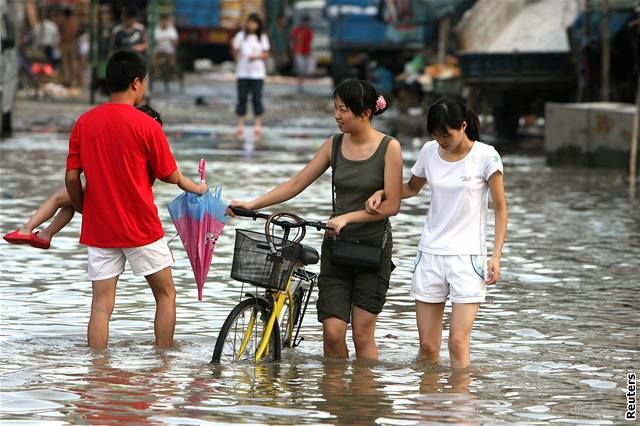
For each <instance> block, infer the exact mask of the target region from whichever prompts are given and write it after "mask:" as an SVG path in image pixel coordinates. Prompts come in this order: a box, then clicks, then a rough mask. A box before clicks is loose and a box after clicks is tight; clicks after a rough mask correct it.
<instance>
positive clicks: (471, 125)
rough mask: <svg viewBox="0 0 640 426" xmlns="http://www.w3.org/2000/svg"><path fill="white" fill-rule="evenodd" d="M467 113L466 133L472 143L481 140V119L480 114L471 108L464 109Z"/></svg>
mask: <svg viewBox="0 0 640 426" xmlns="http://www.w3.org/2000/svg"><path fill="white" fill-rule="evenodd" d="M464 109H465V110H466V112H467V120H466V122H467V128H466V129H465V130H464V132H465V133H466V134H467V137H468V138H469V139H471V140H472V141H477V140H480V119H479V118H478V114H476V112H475V111H474V110H472V109H471V108H467V107H466V106H465V108H464Z"/></svg>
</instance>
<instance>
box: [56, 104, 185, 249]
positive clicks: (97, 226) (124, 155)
mask: <svg viewBox="0 0 640 426" xmlns="http://www.w3.org/2000/svg"><path fill="white" fill-rule="evenodd" d="M73 169H82V170H83V171H84V175H85V177H86V187H85V190H84V205H83V209H82V231H81V233H80V243H81V244H85V245H88V246H93V247H103V248H109V247H139V246H143V245H146V244H150V243H152V242H154V241H157V240H159V239H160V238H162V237H163V236H164V231H163V230H162V224H161V223H160V218H159V217H158V208H157V207H156V205H155V203H154V199H153V191H152V189H151V187H152V185H153V182H154V180H155V178H160V179H162V178H166V177H168V176H169V175H171V174H172V173H173V172H175V171H176V170H177V166H176V161H175V159H174V158H173V154H172V153H171V150H170V149H169V143H168V142H167V139H166V137H165V136H164V132H163V131H162V127H161V126H160V124H159V123H158V122H156V121H155V120H154V119H153V118H151V117H149V116H148V115H147V114H145V113H144V112H142V111H139V110H137V109H136V108H134V107H133V106H131V105H126V104H114V103H106V104H103V105H100V106H97V107H95V108H93V109H91V110H90V111H88V112H86V113H84V114H83V115H82V116H80V118H79V119H78V121H77V123H76V124H75V126H73V130H72V131H71V137H70V138H69V155H68V156H67V170H73Z"/></svg>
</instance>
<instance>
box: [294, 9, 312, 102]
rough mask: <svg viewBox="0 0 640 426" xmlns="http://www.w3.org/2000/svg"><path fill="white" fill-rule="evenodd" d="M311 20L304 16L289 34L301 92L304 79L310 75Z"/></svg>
mask: <svg viewBox="0 0 640 426" xmlns="http://www.w3.org/2000/svg"><path fill="white" fill-rule="evenodd" d="M310 22H311V19H310V18H309V16H307V15H305V16H303V17H302V22H301V23H300V24H299V25H297V26H296V27H295V28H294V29H293V31H292V32H291V49H292V50H293V58H294V61H295V66H296V73H297V74H298V91H300V92H302V91H303V88H302V84H303V83H304V78H305V77H306V76H307V75H309V74H310V73H311V65H312V63H311V61H312V57H311V42H312V41H313V30H312V29H311V26H310V25H309V24H310Z"/></svg>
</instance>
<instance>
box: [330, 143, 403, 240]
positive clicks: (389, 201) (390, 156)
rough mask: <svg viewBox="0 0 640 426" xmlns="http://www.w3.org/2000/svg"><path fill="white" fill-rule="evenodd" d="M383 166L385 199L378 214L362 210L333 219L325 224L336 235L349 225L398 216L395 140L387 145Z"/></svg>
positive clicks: (399, 163) (399, 173)
mask: <svg viewBox="0 0 640 426" xmlns="http://www.w3.org/2000/svg"><path fill="white" fill-rule="evenodd" d="M384 166H385V167H384V193H385V194H387V197H386V199H385V201H384V202H382V203H380V206H379V207H378V211H379V212H380V213H379V214H377V215H373V214H369V213H367V211H366V210H364V209H363V210H358V211H355V212H350V213H346V214H343V215H340V216H338V217H335V218H333V219H331V220H330V221H329V222H327V225H328V226H329V227H331V228H333V230H334V232H335V233H336V234H339V233H340V230H341V229H342V228H343V227H344V226H346V225H347V224H349V223H362V222H376V221H379V220H382V219H384V218H387V217H390V216H395V215H396V214H398V212H399V211H400V199H401V195H402V150H401V148H400V143H399V142H398V141H397V140H395V139H394V140H392V141H391V142H390V143H389V147H388V148H387V153H386V155H385V158H384Z"/></svg>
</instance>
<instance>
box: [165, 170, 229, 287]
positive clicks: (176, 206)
mask: <svg viewBox="0 0 640 426" xmlns="http://www.w3.org/2000/svg"><path fill="white" fill-rule="evenodd" d="M199 171H200V179H201V181H202V182H204V180H205V164H204V160H200V167H199ZM220 193H221V189H220V188H219V187H216V189H215V190H214V193H213V194H212V193H211V192H210V191H207V192H206V193H204V194H203V195H197V194H192V193H190V192H185V193H183V194H181V195H179V196H178V197H176V199H175V200H173V201H171V202H170V203H169V205H168V208H169V214H170V215H171V219H172V220H173V224H174V225H175V226H176V229H177V231H178V235H179V236H180V240H181V241H182V245H183V246H184V249H185V251H186V252H187V256H188V257H189V261H190V262H191V268H192V269H193V274H194V276H195V278H196V283H197V284H198V300H202V289H203V288H204V283H205V281H206V279H207V274H208V273H209V269H210V268H211V258H212V257H213V249H214V248H215V244H216V241H217V240H218V237H219V236H220V233H221V232H222V229H223V228H224V225H225V223H226V222H227V218H228V217H227V216H226V215H225V214H224V213H225V210H226V209H227V204H226V203H224V202H223V201H222V200H221V198H220Z"/></svg>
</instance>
